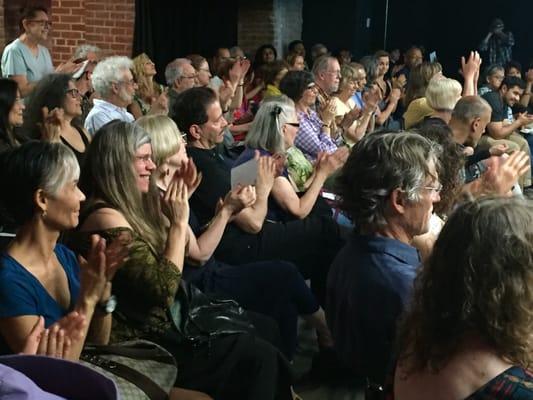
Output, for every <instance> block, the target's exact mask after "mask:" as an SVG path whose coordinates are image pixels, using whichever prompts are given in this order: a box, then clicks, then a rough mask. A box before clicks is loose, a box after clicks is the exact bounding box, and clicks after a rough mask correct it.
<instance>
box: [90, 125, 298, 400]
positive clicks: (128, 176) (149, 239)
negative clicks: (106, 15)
mask: <svg viewBox="0 0 533 400" xmlns="http://www.w3.org/2000/svg"><path fill="white" fill-rule="evenodd" d="M156 168H157V167H156V165H155V164H154V162H153V160H152V146H151V139H150V136H149V135H148V133H146V131H145V130H144V129H143V128H141V126H139V125H137V124H130V123H126V122H123V121H113V122H111V123H109V124H107V125H105V126H104V127H102V128H101V129H100V130H99V131H98V132H97V134H96V135H95V137H94V139H93V142H92V143H91V147H90V149H89V152H88V154H87V159H86V165H85V170H84V173H83V175H82V179H81V184H82V187H84V188H86V193H87V197H88V200H87V205H86V207H85V208H84V210H83V213H82V218H81V219H82V222H81V227H80V230H81V232H82V234H84V235H85V236H86V235H88V234H91V233H94V232H100V233H101V235H102V236H103V237H105V238H106V239H107V240H108V241H111V242H113V241H114V239H115V238H116V237H117V235H119V234H121V233H126V234H129V235H131V237H132V242H131V245H130V251H129V258H128V260H127V261H126V262H125V263H124V266H123V267H122V268H121V269H120V270H119V272H118V273H117V274H116V275H115V278H114V280H113V286H114V288H115V294H116V296H117V298H119V299H120V301H119V302H118V305H117V313H116V316H115V318H114V321H113V327H112V331H111V339H112V341H117V340H131V339H134V338H139V337H143V338H147V339H149V340H152V341H154V342H156V343H159V344H160V345H161V346H163V347H165V348H166V349H167V350H168V351H169V352H171V353H172V354H173V355H174V357H175V358H176V360H177V361H178V364H179V365H180V367H179V368H180V373H179V374H178V380H177V382H176V385H178V386H180V387H184V388H187V389H190V390H198V391H201V392H205V393H207V394H209V395H210V396H212V397H214V398H217V399H251V398H253V399H265V400H266V399H268V400H270V399H274V398H275V393H277V392H278V390H279V391H283V392H284V393H289V392H290V390H289V384H288V380H289V378H288V374H287V369H286V366H285V363H284V361H283V358H282V357H281V355H279V352H278V351H277V350H276V349H275V348H273V347H272V345H270V343H267V342H265V341H262V340H261V339H260V338H259V337H256V336H255V335H253V334H250V333H238V334H233V335H227V336H224V335H214V337H211V338H210V339H209V340H208V341H207V340H206V341H205V342H202V341H199V342H197V343H196V342H195V343H194V345H193V344H192V343H190V342H189V341H188V340H186V339H184V338H183V335H182V333H180V331H179V330H178V328H177V327H176V324H177V323H179V321H176V320H175V318H174V317H173V318H171V316H170V315H171V312H170V308H171V307H172V306H173V305H174V304H175V302H179V303H180V307H181V304H182V303H181V300H180V298H181V296H180V295H179V294H180V280H181V277H182V272H183V264H184V257H185V254H186V246H187V245H186V243H187V241H188V236H189V226H188V219H189V206H188V192H189V188H191V190H192V189H194V186H195V184H194V182H195V181H196V180H195V179H193V180H192V182H191V181H190V179H189V176H188V175H187V174H185V173H184V175H183V176H181V175H179V174H178V175H172V177H173V179H171V181H170V183H169V187H168V189H167V190H166V192H165V194H164V195H162V196H161V195H160V194H159V193H158V191H157V190H154V189H155V187H154V185H155V181H154V179H153V177H152V174H153V173H155V171H156ZM80 236H83V235H80ZM182 309H183V308H182ZM177 318H178V319H179V317H177ZM258 332H260V330H259V329H258Z"/></svg>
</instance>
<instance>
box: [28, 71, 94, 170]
mask: <svg viewBox="0 0 533 400" xmlns="http://www.w3.org/2000/svg"><path fill="white" fill-rule="evenodd" d="M80 99H81V96H80V92H79V91H78V89H77V88H76V85H75V84H74V81H73V80H72V78H71V76H70V75H66V74H50V75H47V76H45V77H44V78H42V79H41V80H40V81H39V83H37V86H35V89H34V90H33V92H32V93H31V95H30V97H29V101H28V102H27V104H28V106H27V108H26V112H25V113H24V125H23V130H24V134H25V135H28V136H29V137H31V138H32V139H42V140H47V141H50V142H62V143H63V144H65V145H66V146H67V147H69V148H70V149H71V150H72V151H73V152H74V154H75V155H76V158H77V160H78V163H79V164H80V165H81V166H83V160H84V157H85V152H86V151H87V148H88V146H89V142H90V138H89V136H88V134H87V132H86V131H85V129H84V128H83V127H82V126H80V125H78V124H77V123H76V119H75V118H76V117H79V116H80V115H81V112H82V111H81V103H80Z"/></svg>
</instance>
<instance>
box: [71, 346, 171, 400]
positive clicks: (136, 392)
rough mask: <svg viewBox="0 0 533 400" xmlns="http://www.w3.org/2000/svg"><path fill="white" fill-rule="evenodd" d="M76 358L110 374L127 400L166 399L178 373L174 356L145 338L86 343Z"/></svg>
mask: <svg viewBox="0 0 533 400" xmlns="http://www.w3.org/2000/svg"><path fill="white" fill-rule="evenodd" d="M80 362H82V363H84V364H85V365H87V366H89V367H91V368H93V369H95V370H97V371H98V372H100V373H102V374H104V375H105V376H107V377H109V378H112V379H113V380H114V381H115V383H116V385H117V387H118V389H119V392H120V395H121V398H122V399H127V400H165V399H168V394H169V393H170V390H171V389H172V387H173V386H174V382H175V381H176V377H177V373H178V369H177V367H176V361H175V360H174V357H172V355H171V354H170V353H169V352H168V351H166V350H165V349H164V348H162V347H161V346H159V345H157V344H155V343H152V342H149V341H146V340H134V341H129V342H122V343H117V344H115V345H106V346H102V345H86V346H85V347H84V349H83V352H82V355H81V357H80Z"/></svg>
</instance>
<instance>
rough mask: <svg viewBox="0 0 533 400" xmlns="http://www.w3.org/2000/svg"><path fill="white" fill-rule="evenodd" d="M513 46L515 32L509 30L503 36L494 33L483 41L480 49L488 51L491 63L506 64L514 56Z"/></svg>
mask: <svg viewBox="0 0 533 400" xmlns="http://www.w3.org/2000/svg"><path fill="white" fill-rule="evenodd" d="M513 46H514V37H513V34H512V33H511V32H507V33H506V34H505V37H503V38H500V37H498V36H495V35H492V36H491V37H490V39H489V40H484V41H482V42H481V44H480V45H479V50H480V51H486V52H488V55H489V62H488V64H489V65H490V64H500V65H505V64H506V63H507V62H509V61H511V59H512V57H513V50H512V47H513Z"/></svg>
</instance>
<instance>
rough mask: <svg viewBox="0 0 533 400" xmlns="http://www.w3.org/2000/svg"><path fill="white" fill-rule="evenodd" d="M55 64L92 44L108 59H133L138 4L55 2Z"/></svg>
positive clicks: (125, 0)
mask: <svg viewBox="0 0 533 400" xmlns="http://www.w3.org/2000/svg"><path fill="white" fill-rule="evenodd" d="M51 13H52V21H53V24H54V25H53V30H52V33H51V36H52V37H53V41H54V45H53V47H52V57H53V59H54V64H55V63H58V62H62V61H65V60H68V59H69V58H70V57H71V55H72V53H73V51H74V49H75V48H76V46H78V45H80V44H84V43H89V44H93V45H96V46H98V47H100V48H101V49H102V50H103V51H104V54H106V55H111V54H113V55H125V56H131V49H132V45H133V29H134V22H135V0H114V1H109V0H52V9H51Z"/></svg>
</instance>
